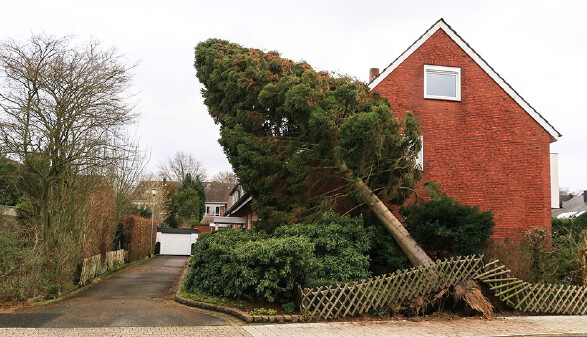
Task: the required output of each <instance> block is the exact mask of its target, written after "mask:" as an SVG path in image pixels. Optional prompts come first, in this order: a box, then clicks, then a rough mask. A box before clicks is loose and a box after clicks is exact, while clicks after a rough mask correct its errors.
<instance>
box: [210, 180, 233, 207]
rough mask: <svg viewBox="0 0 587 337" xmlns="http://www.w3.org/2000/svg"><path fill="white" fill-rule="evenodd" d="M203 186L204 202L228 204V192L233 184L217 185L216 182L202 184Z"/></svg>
mask: <svg viewBox="0 0 587 337" xmlns="http://www.w3.org/2000/svg"><path fill="white" fill-rule="evenodd" d="M203 184H204V187H205V191H206V202H209V203H213V202H219V203H227V202H228V197H229V196H230V190H231V189H232V187H233V184H230V183H219V182H216V181H211V182H204V183H203Z"/></svg>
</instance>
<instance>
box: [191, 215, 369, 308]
mask: <svg viewBox="0 0 587 337" xmlns="http://www.w3.org/2000/svg"><path fill="white" fill-rule="evenodd" d="M369 242H370V231H368V230H365V229H364V228H363V226H362V219H360V218H358V219H352V218H348V217H341V216H339V215H335V214H334V213H327V214H325V215H324V217H323V219H322V220H321V221H319V222H318V223H316V224H312V225H294V226H284V227H281V228H278V230H277V231H276V232H275V233H274V234H273V236H269V235H267V234H264V233H258V232H254V231H246V230H236V229H226V230H220V231H217V232H212V233H204V234H202V235H201V236H200V237H199V239H198V241H197V243H196V245H195V248H194V257H193V258H192V261H191V262H192V266H191V271H190V274H189V275H188V277H187V279H186V282H185V289H186V290H187V291H189V292H193V293H198V294H207V295H212V296H223V297H230V298H250V299H259V300H262V301H266V302H270V303H273V302H279V303H288V302H291V301H293V300H294V299H295V291H296V289H295V285H296V284H297V283H299V284H301V285H302V286H315V285H318V284H327V283H333V282H344V281H350V280H357V279H361V278H366V277H369V276H370V273H369V271H368V268H369V257H368V256H367V255H366V252H367V251H368V249H369V246H370V245H369Z"/></svg>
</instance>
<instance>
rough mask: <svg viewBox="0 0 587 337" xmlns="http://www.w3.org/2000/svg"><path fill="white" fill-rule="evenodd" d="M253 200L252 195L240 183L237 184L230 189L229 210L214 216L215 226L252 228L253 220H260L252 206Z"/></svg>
mask: <svg viewBox="0 0 587 337" xmlns="http://www.w3.org/2000/svg"><path fill="white" fill-rule="evenodd" d="M252 200H253V198H252V197H251V195H250V194H249V193H247V192H245V191H244V190H243V187H242V186H241V185H240V184H236V185H235V186H234V187H233V188H232V190H231V191H230V199H229V203H228V205H229V208H228V210H227V211H226V212H225V213H224V215H223V216H218V217H215V218H214V226H216V228H219V227H232V228H244V229H252V228H253V221H257V220H258V217H257V215H256V214H255V213H254V212H253V208H252V206H251V201H252Z"/></svg>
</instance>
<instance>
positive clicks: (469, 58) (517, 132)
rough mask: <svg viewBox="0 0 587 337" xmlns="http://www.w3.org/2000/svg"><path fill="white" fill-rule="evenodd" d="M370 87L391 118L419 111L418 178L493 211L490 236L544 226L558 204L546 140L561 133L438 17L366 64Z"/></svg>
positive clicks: (512, 236) (511, 235) (517, 234)
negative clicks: (402, 47)
mask: <svg viewBox="0 0 587 337" xmlns="http://www.w3.org/2000/svg"><path fill="white" fill-rule="evenodd" d="M510 52H511V51H510ZM369 87H370V89H371V90H372V91H373V92H377V93H380V94H381V95H382V96H383V97H385V98H387V99H388V101H389V104H390V106H391V108H392V110H393V111H394V114H396V116H397V117H398V118H401V117H402V115H403V114H404V113H405V112H406V111H412V112H413V113H414V115H415V116H417V117H418V119H419V123H420V127H421V135H422V144H423V149H422V151H421V153H420V156H419V165H420V168H421V169H422V173H423V179H422V181H423V182H424V181H436V182H438V183H440V184H441V185H442V187H443V188H444V191H445V192H446V193H447V194H448V195H449V196H451V197H453V198H455V199H456V200H458V201H459V202H461V203H463V204H466V205H470V206H478V207H479V208H480V209H481V210H483V211H487V210H492V211H493V214H494V220H495V222H496V227H495V231H494V234H493V238H494V240H496V241H501V240H503V239H506V238H509V239H513V240H515V241H519V240H521V239H522V238H523V237H524V233H525V232H527V231H528V230H529V229H531V228H533V227H547V228H550V225H551V206H552V207H558V206H557V205H558V199H557V198H558V185H557V181H558V180H557V179H555V178H556V177H555V174H553V175H551V155H550V143H552V142H555V141H556V140H557V139H558V138H559V137H560V136H561V134H560V133H559V132H558V131H557V130H556V129H555V128H554V127H553V126H552V124H551V123H549V122H548V121H547V120H546V119H545V118H544V116H542V115H541V114H540V113H538V112H537V111H536V110H535V109H534V108H533V107H532V106H531V105H530V104H529V103H528V102H527V101H526V100H525V99H524V98H522V96H520V94H519V93H518V92H517V91H516V90H514V89H513V88H512V87H511V86H510V85H509V84H508V83H507V82H506V81H505V80H504V79H503V78H502V77H501V76H500V75H499V74H498V73H497V72H496V71H495V70H494V69H493V68H492V67H491V66H490V65H489V64H488V63H487V62H486V61H485V60H484V59H483V58H482V57H481V56H480V55H479V54H478V53H477V52H476V51H475V50H473V48H472V47H471V46H470V45H469V44H468V43H467V42H465V41H464V40H463V39H462V38H461V36H459V35H458V34H457V33H456V32H455V31H454V30H453V29H452V28H451V27H450V26H449V25H448V24H447V23H446V22H445V21H444V20H443V19H440V20H439V21H438V22H436V23H435V24H434V25H433V26H432V27H430V29H428V30H427V31H426V32H425V33H424V34H423V35H422V36H420V37H419V38H418V39H417V40H416V41H415V42H414V43H413V44H412V45H411V46H410V47H409V48H408V49H407V50H406V51H405V52H403V53H402V54H401V55H400V56H399V57H397V58H396V59H395V60H394V61H393V62H391V64H390V65H389V66H387V67H386V68H385V69H383V71H381V73H380V72H379V70H378V69H377V68H372V69H371V73H370V83H369ZM551 178H552V179H553V183H552V184H551ZM420 188H421V189H423V187H422V186H420ZM421 195H422V194H421Z"/></svg>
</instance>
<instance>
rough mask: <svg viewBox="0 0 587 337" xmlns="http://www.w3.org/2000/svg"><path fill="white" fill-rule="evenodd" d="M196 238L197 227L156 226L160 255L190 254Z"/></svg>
mask: <svg viewBox="0 0 587 337" xmlns="http://www.w3.org/2000/svg"><path fill="white" fill-rule="evenodd" d="M197 239H198V230H197V229H184V228H157V242H158V243H159V254H160V255H191V253H192V243H195V242H196V240H197Z"/></svg>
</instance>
